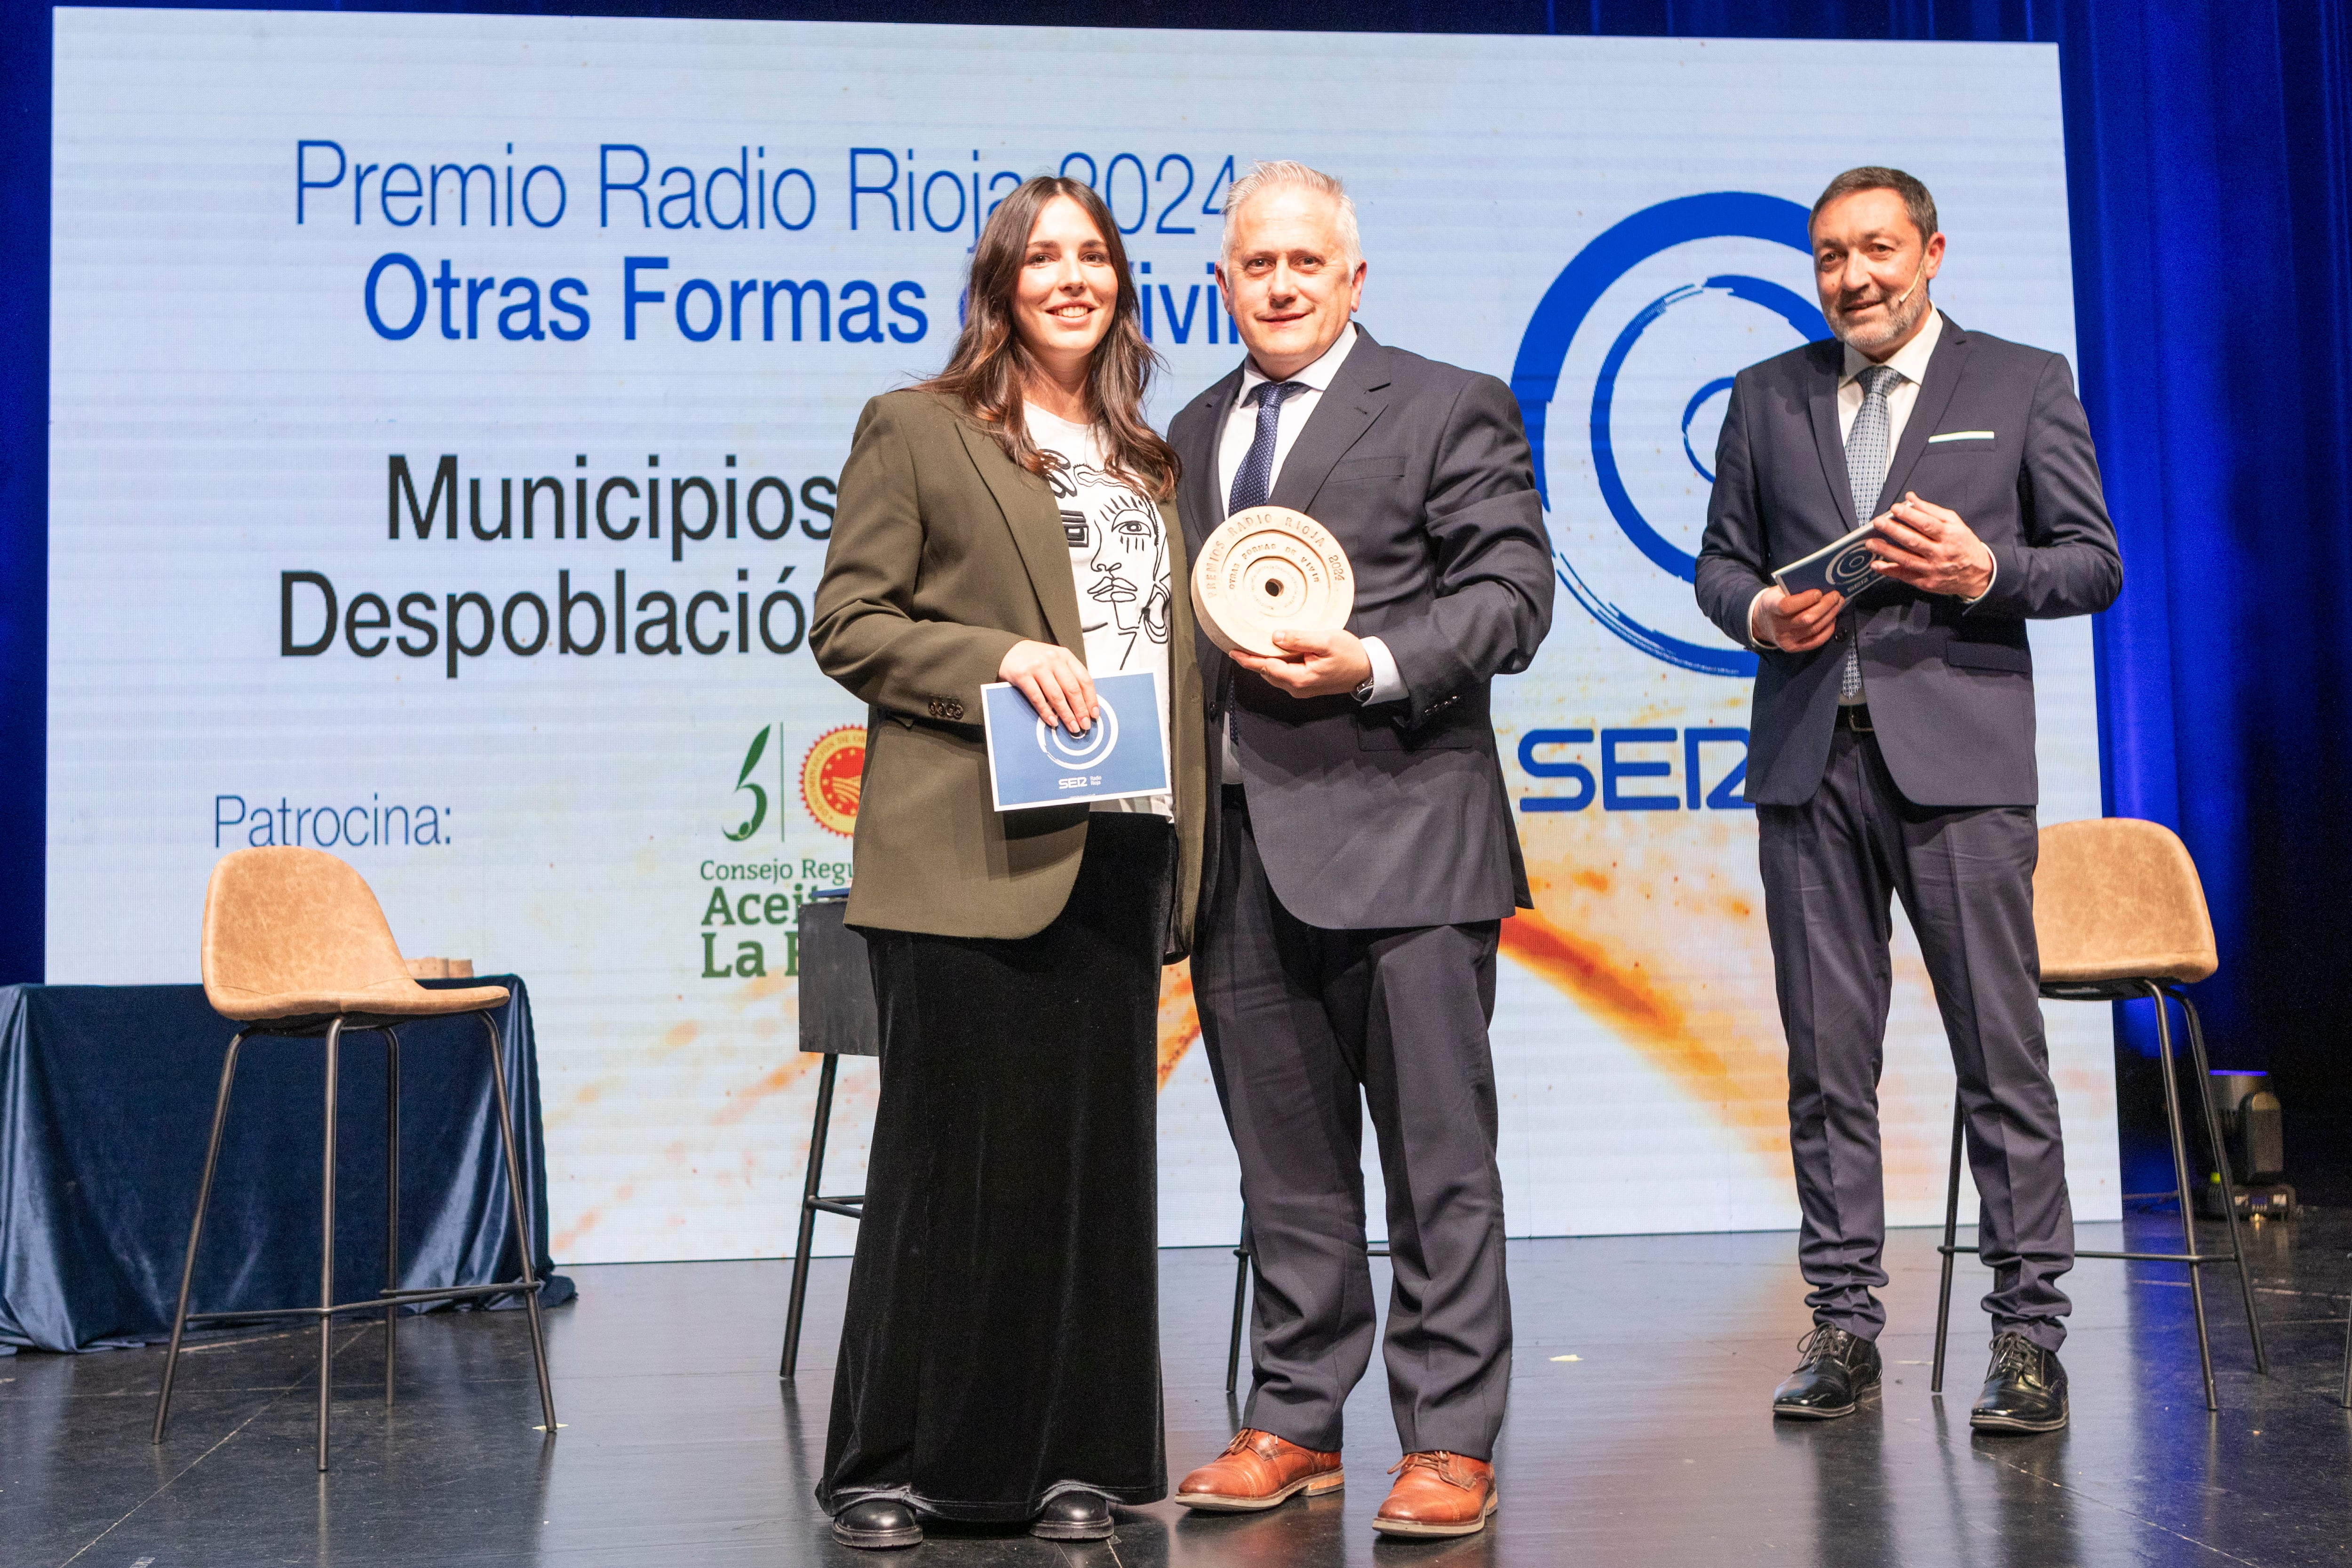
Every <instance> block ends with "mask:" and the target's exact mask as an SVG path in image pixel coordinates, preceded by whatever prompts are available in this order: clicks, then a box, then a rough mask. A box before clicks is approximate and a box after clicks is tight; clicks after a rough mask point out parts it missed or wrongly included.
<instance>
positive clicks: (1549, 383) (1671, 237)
mask: <svg viewBox="0 0 2352 1568" xmlns="http://www.w3.org/2000/svg"><path fill="white" fill-rule="evenodd" d="M1805 219H1806V212H1805V209H1804V208H1803V207H1801V206H1800V205H1797V204H1796V203H1794V202H1792V201H1789V200H1787V199H1785V198H1783V197H1780V196H1768V195H1757V194H1755V193H1752V192H1746V191H1717V192H1714V193H1711V194H1709V195H1696V196H1683V197H1679V198H1677V199H1675V200H1673V201H1666V202H1660V203H1659V204H1658V205H1655V206H1651V207H1645V208H1643V210H1642V211H1640V212H1637V213H1635V214H1633V216H1631V217H1628V218H1626V219H1624V220H1623V221H1622V222H1621V223H1618V224H1616V225H1615V226H1612V227H1611V228H1609V229H1607V230H1606V231H1604V232H1603V233H1601V235H1599V236H1598V237H1595V238H1594V239H1593V240H1592V242H1591V244H1589V245H1587V246H1586V247H1584V248H1583V249H1582V250H1581V251H1579V252H1578V253H1577V256H1576V258H1575V259H1574V260H1572V261H1570V263H1569V264H1568V266H1567V267H1566V268H1563V269H1562V270H1561V272H1560V274H1559V277H1558V278H1557V279H1553V281H1552V285H1551V287H1550V288H1549V289H1547V290H1545V292H1544V297H1543V299H1542V300H1541V301H1540V302H1539V303H1538V305H1537V306H1536V310H1535V314H1534V315H1533V317H1531V318H1530V319H1529V321H1528V328H1527V331H1526V333H1525V334H1524V335H1523V336H1522V337H1521V338H1520V340H1519V353H1518V358H1517V361H1516V362H1515V363H1514V364H1513V365H1512V368H1511V390H1512V391H1513V392H1514V393H1516V394H1517V396H1518V400H1519V408H1520V411H1521V413H1522V414H1523V416H1525V418H1526V421H1527V430H1528V442H1529V443H1530V444H1531V445H1532V446H1533V447H1534V451H1535V468H1536V486H1537V489H1538V491H1539V492H1540V493H1541V494H1542V496H1543V501H1544V507H1545V510H1548V511H1552V512H1554V513H1555V514H1556V515H1558V514H1559V507H1560V504H1561V499H1562V498H1559V497H1555V496H1554V495H1553V493H1552V486H1551V480H1550V475H1549V471H1548V468H1547V466H1546V444H1547V437H1548V436H1549V434H1550V432H1549V426H1550V423H1551V420H1550V414H1551V411H1552V405H1553V403H1554V402H1555V401H1556V400H1557V399H1558V397H1559V388H1560V379H1561V376H1562V374H1564V372H1565V371H1566V369H1567V366H1568V363H1569V357H1570V352H1571V350H1573V349H1574V348H1575V347H1576V345H1577V339H1578V335H1579V334H1580V332H1582V331H1585V330H1586V328H1587V326H1588V323H1590V322H1591V321H1592V319H1593V317H1594V313H1595V310H1596V308H1597V307H1599V306H1600V305H1601V302H1602V297H1603V296H1604V295H1606V294H1608V293H1609V292H1610V291H1611V289H1612V288H1613V287H1615V286H1616V285H1617V284H1618V283H1619V282H1620V281H1621V280H1622V279H1626V278H1627V277H1628V276H1629V275H1630V274H1633V273H1634V271H1635V270H1636V268H1642V267H1643V264H1644V263H1646V262H1649V261H1650V260H1651V259H1652V258H1655V257H1658V256H1660V255H1662V254H1664V252H1666V251H1669V250H1672V249H1673V248H1675V247H1677V246H1683V245H1689V244H1692V243H1693V242H1695V241H1706V240H1732V241H1739V240H1761V241H1764V242H1766V243H1768V244H1771V245H1784V246H1789V247H1794V248H1795V249H1796V250H1797V251H1799V252H1800V253H1801V254H1804V255H1806V256H1808V257H1810V256H1811V241H1810V239H1809V238H1808V237H1807V235H1806V232H1805ZM1750 248H1751V249H1752V247H1750ZM1652 270H1655V269H1652ZM1620 298H1621V299H1622V290H1621V291H1620ZM1635 298H1637V299H1638V298H1639V296H1638V295H1636V296H1635ZM1618 308H1620V309H1622V305H1620V306H1619V307H1618ZM1743 311H1744V312H1748V313H1751V314H1752V313H1755V312H1760V313H1761V316H1760V319H1759V320H1758V321H1756V323H1755V324H1754V325H1750V326H1743V327H1742V328H1741V329H1740V331H1738V333H1737V334H1733V335H1727V334H1726V333H1725V332H1723V331H1720V330H1717V328H1718V327H1719V325H1720V323H1723V322H1727V321H1745V320H1746V317H1745V316H1742V315H1740V314H1738V312H1743ZM1677 318H1680V319H1681V320H1682V321H1686V322H1688V323H1689V328H1690V330H1691V331H1696V332H1698V333H1700V335H1701V336H1703V337H1705V338H1706V340H1707V342H1708V347H1709V350H1710V352H1711V353H1712V355H1713V356H1715V357H1720V355H1721V353H1722V351H1723V350H1724V349H1725V348H1729V349H1731V350H1732V352H1733V353H1734V354H1735V355H1739V356H1744V361H1745V362H1749V363H1752V362H1753V361H1755V360H1758V359H1761V358H1764V357H1767V356H1766V354H1764V353H1756V352H1754V348H1755V347H1764V348H1767V349H1768V350H1769V349H1771V348H1773V347H1774V346H1775V344H1774V342H1769V341H1767V340H1766V339H1765V338H1764V337H1763V336H1762V335H1761V334H1762V333H1770V334H1773V335H1774V336H1775V337H1776V338H1777V337H1778V336H1779V335H1780V334H1781V333H1782V331H1783V330H1784V329H1785V331H1793V332H1794V334H1795V335H1796V338H1797V340H1798V341H1800V342H1809V341H1819V340H1821V339H1823V338H1826V337H1828V336H1829V335H1830V331H1829V324H1828V323H1827V322H1826V321H1823V320H1822V314H1821V311H1820V310H1819V309H1818V308H1817V307H1816V306H1815V305H1814V303H1813V302H1812V301H1811V300H1808V299H1806V298H1804V297H1803V296H1802V295H1801V294H1799V293H1797V292H1796V291H1795V290H1794V289H1790V288H1789V287H1787V286H1786V285H1785V284H1782V283H1778V282H1774V281H1773V280H1771V279H1768V278H1759V277H1755V276H1752V275H1750V274H1748V273H1746V272H1733V271H1727V272H1719V273H1711V274H1710V275H1707V276H1705V277H1701V278H1697V279H1692V280H1690V281H1686V282H1682V283H1678V284H1675V286H1673V287H1670V288H1668V289H1665V290H1664V292H1662V293H1659V294H1658V295H1656V296H1655V297H1654V298H1652V299H1651V300H1649V301H1648V303H1646V304H1643V305H1642V306H1640V307H1639V308H1638V309H1635V310H1633V313H1632V315H1631V317H1630V318H1629V319H1628V320H1627V321H1626V322H1625V324H1624V325H1623V326H1622V327H1621V328H1620V329H1618V331H1617V332H1616V334H1615V336H1614V337H1613V338H1612V339H1611V340H1610V341H1609V344H1608V347H1607V349H1606V350H1605V351H1604V352H1602V353H1601V356H1600V363H1599V365H1598V367H1597V368H1596V369H1595V371H1594V372H1593V374H1592V381H1591V404H1590V407H1589V411H1588V414H1587V417H1586V420H1585V422H1584V429H1585V433H1586V437H1587V439H1588V441H1589V443H1590V454H1591V473H1592V481H1593V486H1594V489H1595V490H1596V491H1597V495H1598V499H1599V500H1600V501H1601V504H1602V507H1603V508H1605V510H1606V511H1607V514H1608V516H1609V517H1610V519H1611V520H1612V521H1613V523H1614V525H1615V532H1616V534H1617V535H1619V536H1621V537H1622V541H1623V542H1624V543H1627V544H1630V545H1631V546H1632V547H1633V551H1634V552H1637V553H1638V556H1639V558H1640V559H1641V560H1643V561H1646V562H1647V563H1649V565H1650V566H1651V567H1654V568H1655V569H1656V570H1657V571H1658V572H1662V573H1664V574H1666V575H1667V579H1668V581H1674V580H1679V582H1681V583H1682V584H1689V583H1691V582H1692V581H1694V580H1695V578H1696V574H1697V569H1698V562H1697V558H1696V556H1695V555H1694V554H1692V553H1691V552H1690V551H1688V550H1686V549H1685V548H1683V546H1682V545H1680V544H1677V543H1676V542H1675V540H1674V539H1673V538H1672V537H1669V534H1668V531H1666V530H1664V529H1661V528H1660V527H1659V525H1658V519H1657V518H1656V517H1655V516H1654V515H1652V512H1653V511H1655V510H1657V509H1658V508H1659V507H1660V506H1661V505H1662V504H1664V503H1663V502H1661V501H1659V500H1655V499H1653V500H1652V501H1651V502H1650V507H1651V510H1647V511H1645V510H1644V505H1643V502H1642V501H1641V500H1636V497H1635V489H1636V486H1634V485H1633V484H1631V483H1629V480H1628V475H1627V472H1626V468H1627V464H1628V462H1630V461H1631V460H1632V459H1631V458H1627V459H1626V460H1624V461H1621V448H1622V449H1624V450H1626V451H1628V452H1639V453H1641V454H1642V461H1643V463H1644V464H1645V465H1646V468H1645V469H1644V473H1645V475H1646V477H1647V479H1649V481H1650V489H1653V490H1657V489H1661V488H1664V487H1662V485H1661V484H1660V482H1659V480H1660V475H1661V469H1660V467H1659V465H1660V464H1661V463H1662V462H1672V463H1676V464H1677V465H1679V464H1687V465H1688V470H1689V472H1691V473H1695V474H1696V476H1697V478H1698V479H1699V480H1700V481H1701V483H1703V484H1706V485H1712V484H1713V483H1714V482H1715V474H1714V472H1713V470H1712V468H1711V467H1710V458H1711V453H1710V452H1708V451H1706V450H1703V449H1702V448H1703V447H1712V445H1713V443H1712V439H1711V437H1708V436H1707V434H1706V433H1707V431H1709V430H1711V429H1712V427H1713V424H1717V423H1720V420H1721V417H1722V413H1721V405H1722V402H1723V401H1724V400H1726V399H1727V397H1728V395H1729V393H1730V391H1731V377H1730V376H1729V375H1727V374H1707V369H1705V368H1702V369H1698V370H1697V371H1696V374H1694V373H1693V370H1692V365H1693V364H1694V363H1697V362H1698V360H1700V359H1703V358H1706V357H1707V356H1705V355H1693V354H1690V353H1684V354H1682V355H1681V356H1680V357H1679V358H1677V357H1676V355H1675V353H1674V351H1673V350H1671V349H1670V348H1665V347H1663V346H1657V347H1655V352H1654V354H1653V356H1652V357H1653V358H1655V359H1658V360H1661V361H1662V362H1664V367H1665V368H1664V369H1663V370H1661V369H1655V368H1653V369H1651V370H1648V371H1646V372H1645V377H1646V380H1645V391H1647V392H1648V393H1649V394H1651V395H1650V397H1649V399H1648V404H1647V409H1648V411H1647V412H1644V413H1639V414H1632V415H1629V414H1628V412H1627V410H1626V408H1625V406H1624V404H1625V401H1626V400H1625V399H1624V398H1623V396H1622V394H1621V383H1622V382H1624V381H1625V380H1626V378H1627V376H1628V374H1629V373H1628V362H1629V361H1631V360H1633V358H1634V357H1635V355H1636V352H1637V351H1638V350H1642V349H1643V348H1644V346H1645V344H1648V345H1657V342H1658V340H1657V338H1656V337H1655V336H1654V334H1655V333H1656V331H1657V329H1659V328H1660V327H1661V325H1662V324H1665V325H1668V326H1673V325H1674V324H1675V321H1676V320H1677ZM1759 329H1760V331H1759ZM1751 344H1752V345H1753V346H1751ZM1777 346H1779V347H1785V346H1789V345H1788V344H1787V343H1786V342H1778V344H1777ZM1588 353H1589V351H1588ZM1587 363H1589V360H1588V361H1587ZM1734 363H1741V361H1740V360H1738V359H1735V361H1734ZM1708 368H1713V367H1711V366H1710V367H1708ZM1662 377H1664V378H1666V379H1673V378H1675V377H1679V378H1681V384H1682V386H1684V387H1687V388H1689V391H1688V395H1687V397H1686V398H1685V397H1684V396H1683V395H1680V394H1679V393H1676V395H1675V396H1674V397H1672V398H1670V399H1668V400H1667V401H1665V402H1664V403H1660V402H1659V401H1658V398H1657V396H1656V393H1657V391H1658V385H1657V384H1658V383H1659V382H1660V380H1661V378H1662ZM1675 405H1679V406H1680V408H1681V421H1680V427H1679V428H1678V429H1670V428H1667V427H1665V426H1667V425H1668V424H1669V422H1670V421H1671V420H1672V414H1671V412H1670V410H1671V409H1672V408H1673V407H1674V406H1675ZM1662 411H1663V417H1662V416H1661V413H1662ZM1710 414H1712V416H1713V419H1712V422H1710V421H1709V419H1708V416H1709V415H1710ZM1629 419H1631V420H1633V421H1634V423H1635V425H1636V426H1638V427H1636V428H1634V429H1633V430H1631V431H1630V432H1629V431H1628V430H1626V429H1624V428H1621V426H1625V425H1626V424H1627V421H1628V420H1629ZM1645 420H1646V421H1647V423H1642V422H1643V421H1645ZM1573 427H1574V426H1570V428H1573ZM1695 428H1698V429H1699V430H1700V438H1698V439H1695V438H1694V435H1693V431H1694V429H1695ZM1629 437H1630V438H1629ZM1684 489H1685V490H1687V489H1689V486H1688V485H1687V482H1686V480H1685V483H1684ZM1699 507H1700V509H1701V510H1703V508H1704V502H1703V501H1702V502H1700V503H1699ZM1678 510H1679V509H1678ZM1681 521H1683V522H1685V523H1688V522H1691V521H1695V516H1693V515H1690V514H1687V513H1685V514H1683V515H1682V516H1681ZM1564 532H1567V530H1563V529H1560V528H1559V527H1557V526H1556V527H1555V530H1554V549H1553V564H1554V567H1555V569H1556V570H1557V571H1558V573H1559V580H1560V582H1561V584H1563V585H1564V586H1565V587H1566V588H1567V589H1568V590H1569V592H1570V593H1571V594H1573V595H1575V596H1576V599H1577V602H1578V603H1579V604H1581V605H1583V606H1584V607H1585V609H1586V610H1588V611H1589V612H1591V615H1592V616H1593V618H1594V619H1596V620H1598V621H1599V622H1600V623H1601V625H1602V626H1607V627H1608V628H1609V629H1610V630H1611V631H1612V632H1613V633H1615V634H1616V635H1617V636H1618V637H1622V638H1623V639H1624V640H1625V641H1626V642H1628V643H1630V644H1632V645H1633V647H1637V648H1640V649H1641V650H1642V651H1643V653H1646V654H1648V655H1649V656H1650V657H1652V658H1656V659H1660V660H1663V661H1664V662H1665V663H1667V664H1671V665H1675V666H1676V667H1678V668H1684V669H1691V670H1696V671H1699V672H1701V673H1703V674H1707V675H1724V676H1732V677H1738V678H1742V679H1745V678H1748V677H1752V676H1753V675H1754V674H1755V673H1756V656H1755V655H1754V654H1752V653H1749V652H1748V651H1747V650H1746V649H1744V648H1738V647H1727V646H1725V644H1724V643H1723V642H1721V641H1720V640H1719V639H1717V640H1714V641H1711V642H1701V641H1695V640H1693V639H1692V638H1690V637H1684V636H1680V635H1677V633H1676V632H1675V631H1673V630H1668V629H1666V628H1665V626H1662V625H1660V624H1659V623H1660V622H1662V621H1665V620H1667V619H1668V615H1667V614H1664V613H1661V611H1660V610H1659V609H1658V608H1657V607H1656V606H1654V605H1645V604H1644V603H1640V602H1636V603H1629V602H1628V601H1629V600H1634V601H1645V600H1646V599H1649V598H1654V597H1655V595H1654V592H1653V590H1654V587H1655V586H1656V580H1655V579H1654V578H1652V579H1650V580H1649V581H1647V582H1645V583H1643V584H1639V591H1637V592H1630V593H1629V592H1627V591H1626V590H1625V588H1624V586H1623V584H1625V583H1626V582H1627V580H1628V578H1627V574H1626V572H1625V570H1624V566H1625V565H1626V564H1627V563H1599V564H1601V565H1605V566H1607V568H1608V569H1607V570H1606V571H1601V570H1596V569H1595V563H1588V565H1587V567H1586V568H1585V569H1581V570H1580V568H1579V566H1578V564H1577V562H1576V561H1575V560H1574V559H1572V558H1571V556H1572V555H1573V554H1574V553H1575V552H1573V551H1572V550H1571V549H1570V548H1568V547H1566V546H1564V545H1563V544H1562V543H1561V535H1562V533H1564ZM1689 532H1690V531H1689V530H1687V529H1685V533H1686V534H1687V533H1689ZM1616 548H1617V550H1618V551H1620V552H1622V545H1620V546H1617V547H1616ZM1612 582H1613V583H1615V584H1617V586H1615V587H1612ZM1685 604H1688V599H1687V595H1685ZM1676 614H1678V616H1679V618H1680V619H1681V620H1683V621H1685V623H1688V622H1693V621H1696V617H1697V611H1696V605H1690V607H1689V608H1688V610H1687V613H1686V614H1684V613H1679V612H1677V613H1676ZM1703 625H1704V623H1703V622H1699V623H1697V625H1696V626H1691V627H1690V629H1692V630H1694V631H1696V630H1697V627H1698V626H1703Z"/></svg>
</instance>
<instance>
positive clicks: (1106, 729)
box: [1037, 702, 1118, 773]
mask: <svg viewBox="0 0 2352 1568" xmlns="http://www.w3.org/2000/svg"><path fill="white" fill-rule="evenodd" d="M1117 746H1118V710H1116V709H1114V708H1112V707H1111V705H1110V704H1109V703H1108V702H1105V703H1104V704H1103V705H1102V711H1101V713H1100V715H1099V716H1098V717H1097V719H1096V720H1095V722H1094V727H1093V728H1092V729H1090V730H1088V731H1087V732H1086V733H1085V734H1083V735H1073V734H1071V733H1070V732H1069V731H1067V730H1064V729H1061V728H1059V727H1057V726H1055V725H1052V724H1048V723H1046V722H1045V720H1043V719H1040V720H1038V721H1037V749H1038V750H1039V751H1041V752H1045V756H1046V760H1048V761H1049V762H1051V763H1053V764H1054V765H1055V767H1057V768H1067V769H1068V770H1070V771H1071V772H1072V773H1087V772H1088V771H1090V770H1092V769H1095V768H1098V767H1100V766H1102V764H1103V763H1105V762H1107V761H1108V760H1109V758H1110V754H1111V752H1112V750H1113V749H1114V748H1116V747H1117Z"/></svg>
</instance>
